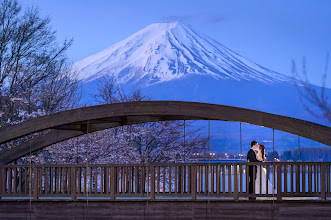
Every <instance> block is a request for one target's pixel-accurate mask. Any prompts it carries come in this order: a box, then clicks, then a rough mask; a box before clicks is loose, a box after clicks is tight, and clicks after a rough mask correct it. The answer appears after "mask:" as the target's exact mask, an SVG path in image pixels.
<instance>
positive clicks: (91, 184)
mask: <svg viewBox="0 0 331 220" xmlns="http://www.w3.org/2000/svg"><path fill="white" fill-rule="evenodd" d="M88 171H90V172H89V176H90V187H89V188H90V190H89V191H90V193H92V186H93V178H92V177H93V176H92V167H89V168H88Z"/></svg>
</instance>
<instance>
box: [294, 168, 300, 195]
mask: <svg viewBox="0 0 331 220" xmlns="http://www.w3.org/2000/svg"><path fill="white" fill-rule="evenodd" d="M295 192H296V193H300V169H299V165H295Z"/></svg>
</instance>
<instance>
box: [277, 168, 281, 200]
mask: <svg viewBox="0 0 331 220" xmlns="http://www.w3.org/2000/svg"><path fill="white" fill-rule="evenodd" d="M277 200H282V165H280V164H278V165H277Z"/></svg>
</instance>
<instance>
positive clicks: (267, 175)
mask: <svg viewBox="0 0 331 220" xmlns="http://www.w3.org/2000/svg"><path fill="white" fill-rule="evenodd" d="M266 170H267V172H266V178H265V179H266V180H265V181H266V183H265V184H266V194H269V184H268V181H269V175H270V166H269V165H267V166H266Z"/></svg>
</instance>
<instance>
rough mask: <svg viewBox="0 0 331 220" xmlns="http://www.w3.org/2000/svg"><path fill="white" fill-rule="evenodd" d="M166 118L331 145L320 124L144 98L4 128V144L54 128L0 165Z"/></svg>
mask: <svg viewBox="0 0 331 220" xmlns="http://www.w3.org/2000/svg"><path fill="white" fill-rule="evenodd" d="M165 120H221V121H235V122H245V123H249V124H254V125H259V126H264V127H268V128H273V129H276V130H280V131H284V132H288V133H292V134H295V135H299V136H302V137H305V138H308V139H311V140H315V141H317V142H320V143H323V144H326V145H329V146H331V128H330V127H327V126H323V125H319V124H316V123H312V122H308V121H304V120H299V119H295V118H290V117H285V116H281V115H275V114H269V113H265V112H261V111H254V110H250V109H244V108H238V107H232V106H225V105H215V104H207V103H195V102H181V101H141V102H126V103H117V104H106V105H99V106H91V107H85V108H79V109H74V110H69V111H63V112H58V113H55V114H52V115H47V116H43V117H39V118H36V119H31V120H29V121H26V122H23V123H20V124H17V125H13V126H10V127H8V128H6V129H3V130H1V131H0V144H3V143H6V142H9V141H12V140H14V139H17V138H21V137H24V136H26V135H29V134H33V133H36V132H41V131H45V130H50V129H51V131H50V132H47V133H46V134H43V135H40V136H37V137H35V138H32V139H30V140H29V141H27V142H25V143H23V144H21V145H19V146H16V147H14V148H12V149H10V150H7V151H5V152H3V153H2V154H1V156H0V164H7V163H9V162H11V161H13V160H16V159H18V158H20V157H22V156H24V155H26V154H27V153H29V152H30V151H32V152H34V151H37V150H39V149H42V148H44V147H47V146H49V145H52V144H55V143H58V142H61V141H64V140H67V139H70V138H73V137H77V136H80V135H83V134H86V132H89V133H90V132H95V131H99V130H103V129H107V128H113V127H118V126H123V125H130V124H138V123H144V122H155V121H165Z"/></svg>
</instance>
